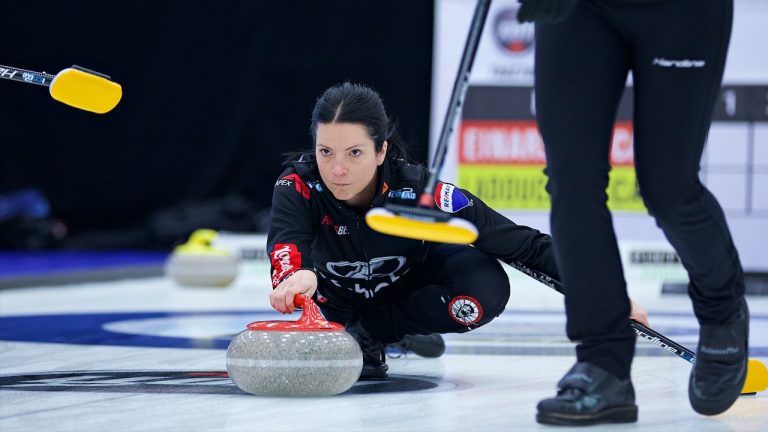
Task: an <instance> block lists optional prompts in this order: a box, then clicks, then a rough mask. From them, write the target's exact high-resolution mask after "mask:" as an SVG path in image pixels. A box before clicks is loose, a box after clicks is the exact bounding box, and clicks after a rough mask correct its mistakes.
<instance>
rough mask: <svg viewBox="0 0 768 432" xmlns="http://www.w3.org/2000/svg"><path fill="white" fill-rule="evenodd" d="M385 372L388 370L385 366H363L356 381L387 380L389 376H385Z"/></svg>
mask: <svg viewBox="0 0 768 432" xmlns="http://www.w3.org/2000/svg"><path fill="white" fill-rule="evenodd" d="M387 370H389V367H388V366H387V365H382V366H379V367H371V366H366V365H363V370H362V372H361V373H360V378H358V379H357V380H358V381H383V380H385V379H387V378H389V375H387Z"/></svg>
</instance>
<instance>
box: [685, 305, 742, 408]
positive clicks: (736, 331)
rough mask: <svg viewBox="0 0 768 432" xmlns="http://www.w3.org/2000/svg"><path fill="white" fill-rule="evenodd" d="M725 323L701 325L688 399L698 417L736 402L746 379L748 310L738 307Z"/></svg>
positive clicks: (689, 382)
mask: <svg viewBox="0 0 768 432" xmlns="http://www.w3.org/2000/svg"><path fill="white" fill-rule="evenodd" d="M729 321H730V322H729V323H728V324H720V325H702V326H701V329H700V330H699V345H698V347H697V348H696V363H695V364H694V365H693V369H692V370H691V378H690V380H689V381H688V400H690V401H691V407H693V410H694V411H696V412H697V413H699V414H703V415H708V416H712V415H716V414H720V413H722V412H723V411H725V410H727V409H728V408H730V407H731V405H733V403H734V402H736V399H737V398H738V397H739V393H741V389H742V388H743V387H744V381H745V380H746V379H747V363H748V361H749V360H748V354H749V346H748V339H749V309H748V308H747V302H746V301H745V300H743V299H742V303H741V307H739V309H738V310H737V311H736V313H735V314H734V316H733V317H732V318H731V319H730V320H729Z"/></svg>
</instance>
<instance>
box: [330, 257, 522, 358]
mask: <svg viewBox="0 0 768 432" xmlns="http://www.w3.org/2000/svg"><path fill="white" fill-rule="evenodd" d="M319 282H320V283H321V286H320V287H319V291H320V292H321V293H322V292H323V291H326V290H330V289H334V288H333V287H331V286H325V285H322V284H323V283H324V280H323V279H322V278H321V279H320V280H319ZM388 289H394V290H396V292H397V294H396V295H395V296H390V297H389V298H388V299H387V301H384V302H373V303H371V304H363V305H361V304H352V303H349V304H342V303H340V302H334V301H328V302H327V303H319V304H318V306H320V309H321V310H322V312H323V315H325V317H326V318H327V319H328V320H330V321H334V322H339V323H346V322H347V321H349V319H350V318H352V317H353V316H355V315H357V316H359V318H360V322H361V323H362V325H363V327H364V328H365V329H366V330H367V331H368V332H369V333H370V334H371V336H372V337H374V338H375V339H377V340H379V341H381V342H384V343H393V342H398V341H399V340H400V339H402V338H403V336H405V335H408V334H430V333H463V332H467V331H469V330H472V329H474V328H477V327H480V326H481V325H484V324H486V323H488V322H490V321H491V320H492V319H494V318H495V317H497V316H498V315H499V314H501V312H502V311H504V307H505V306H506V304H507V301H508V300H509V278H508V276H507V274H506V273H505V272H504V269H503V268H502V267H501V264H500V263H499V262H498V261H497V260H496V258H494V257H492V256H491V255H489V254H487V253H485V252H482V251H480V250H478V249H475V248H474V247H471V246H465V245H447V244H433V245H431V247H430V251H429V252H428V254H427V256H426V257H425V259H424V261H423V262H421V263H419V264H417V265H416V267H415V268H414V269H412V270H411V271H410V272H409V274H408V275H406V276H405V277H403V282H402V283H400V284H399V285H398V286H396V287H388Z"/></svg>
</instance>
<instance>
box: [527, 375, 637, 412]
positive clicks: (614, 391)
mask: <svg viewBox="0 0 768 432" xmlns="http://www.w3.org/2000/svg"><path fill="white" fill-rule="evenodd" d="M557 387H558V391H557V396H555V397H553V398H549V399H544V400H542V401H541V402H539V404H538V406H537V407H536V408H537V410H538V413H536V421H537V422H539V423H543V424H550V425H565V426H586V425H592V424H597V423H632V422H636V421H637V405H635V389H634V388H633V387H632V381H630V380H629V379H626V380H620V379H618V378H616V377H615V376H613V375H612V374H610V373H608V372H606V371H605V370H603V369H601V368H599V367H597V366H595V365H593V364H591V363H586V362H580V363H576V364H575V365H574V366H573V367H572V368H571V370H569V371H568V373H566V374H565V376H564V377H563V378H562V379H561V380H560V382H558V383H557Z"/></svg>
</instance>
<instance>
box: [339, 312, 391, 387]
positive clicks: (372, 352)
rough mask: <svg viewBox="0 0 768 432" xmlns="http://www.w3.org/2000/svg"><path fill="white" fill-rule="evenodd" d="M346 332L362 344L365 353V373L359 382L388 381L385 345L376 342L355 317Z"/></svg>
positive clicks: (347, 326) (361, 374)
mask: <svg viewBox="0 0 768 432" xmlns="http://www.w3.org/2000/svg"><path fill="white" fill-rule="evenodd" d="M344 330H346V332H347V333H349V334H350V335H352V337H353V338H355V340H356V341H357V343H358V344H360V350H361V351H362V352H363V371H362V372H361V373H360V378H359V381H374V380H384V379H387V370H389V366H387V363H386V361H387V359H386V356H385V355H384V344H383V343H381V342H379V341H377V340H375V339H374V338H373V337H372V336H371V335H370V334H369V333H368V331H367V330H366V329H365V328H364V327H363V325H362V324H361V323H360V320H359V319H358V318H357V317H355V318H352V320H350V321H349V322H348V323H347V325H346V326H344Z"/></svg>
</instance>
